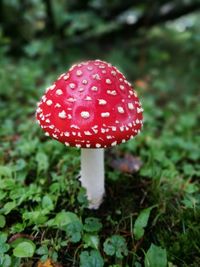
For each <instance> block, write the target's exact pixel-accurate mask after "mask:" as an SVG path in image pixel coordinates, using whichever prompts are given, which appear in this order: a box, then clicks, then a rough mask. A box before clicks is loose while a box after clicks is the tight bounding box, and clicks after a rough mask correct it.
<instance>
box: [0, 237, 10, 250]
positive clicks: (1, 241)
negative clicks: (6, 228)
mask: <svg viewBox="0 0 200 267" xmlns="http://www.w3.org/2000/svg"><path fill="white" fill-rule="evenodd" d="M6 240H7V234H5V233H0V254H1V253H5V252H7V251H8V250H9V248H10V246H9V245H8V244H7V243H6Z"/></svg>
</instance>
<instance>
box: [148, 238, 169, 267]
mask: <svg viewBox="0 0 200 267" xmlns="http://www.w3.org/2000/svg"><path fill="white" fill-rule="evenodd" d="M144 263H145V267H167V252H166V249H162V248H161V247H158V246H156V245H154V244H153V243H152V244H151V246H150V248H149V249H148V251H147V253H146V255H145V261H144Z"/></svg>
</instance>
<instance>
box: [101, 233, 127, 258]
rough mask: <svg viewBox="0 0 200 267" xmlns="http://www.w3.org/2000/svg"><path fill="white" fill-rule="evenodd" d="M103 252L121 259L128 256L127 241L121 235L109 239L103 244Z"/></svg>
mask: <svg viewBox="0 0 200 267" xmlns="http://www.w3.org/2000/svg"><path fill="white" fill-rule="evenodd" d="M103 250H104V252H105V253H106V254H107V255H109V256H116V257H117V258H119V259H122V258H123V257H124V256H127V255H128V249H127V244H126V240H125V239H124V238H123V237H122V236H120V235H113V236H111V237H110V238H107V239H106V241H105V242H104V244H103Z"/></svg>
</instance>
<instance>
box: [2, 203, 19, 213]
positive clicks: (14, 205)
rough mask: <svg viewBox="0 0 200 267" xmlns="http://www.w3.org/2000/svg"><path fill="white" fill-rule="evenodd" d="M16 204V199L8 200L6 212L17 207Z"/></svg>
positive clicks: (4, 208) (5, 207) (4, 209)
mask: <svg viewBox="0 0 200 267" xmlns="http://www.w3.org/2000/svg"><path fill="white" fill-rule="evenodd" d="M16 206H17V205H16V203H15V202H14V201H11V202H7V203H6V204H5V205H4V207H3V211H4V214H8V213H10V212H11V211H12V210H13V209H14V208H16Z"/></svg>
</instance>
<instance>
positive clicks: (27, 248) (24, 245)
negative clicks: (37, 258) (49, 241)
mask: <svg viewBox="0 0 200 267" xmlns="http://www.w3.org/2000/svg"><path fill="white" fill-rule="evenodd" d="M34 252H35V244H34V243H33V242H32V241H31V240H29V241H22V242H21V243H19V244H18V245H17V246H16V247H15V248H14V250H13V255H14V256H15V257H17V258H30V257H32V256H33V254H34Z"/></svg>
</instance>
